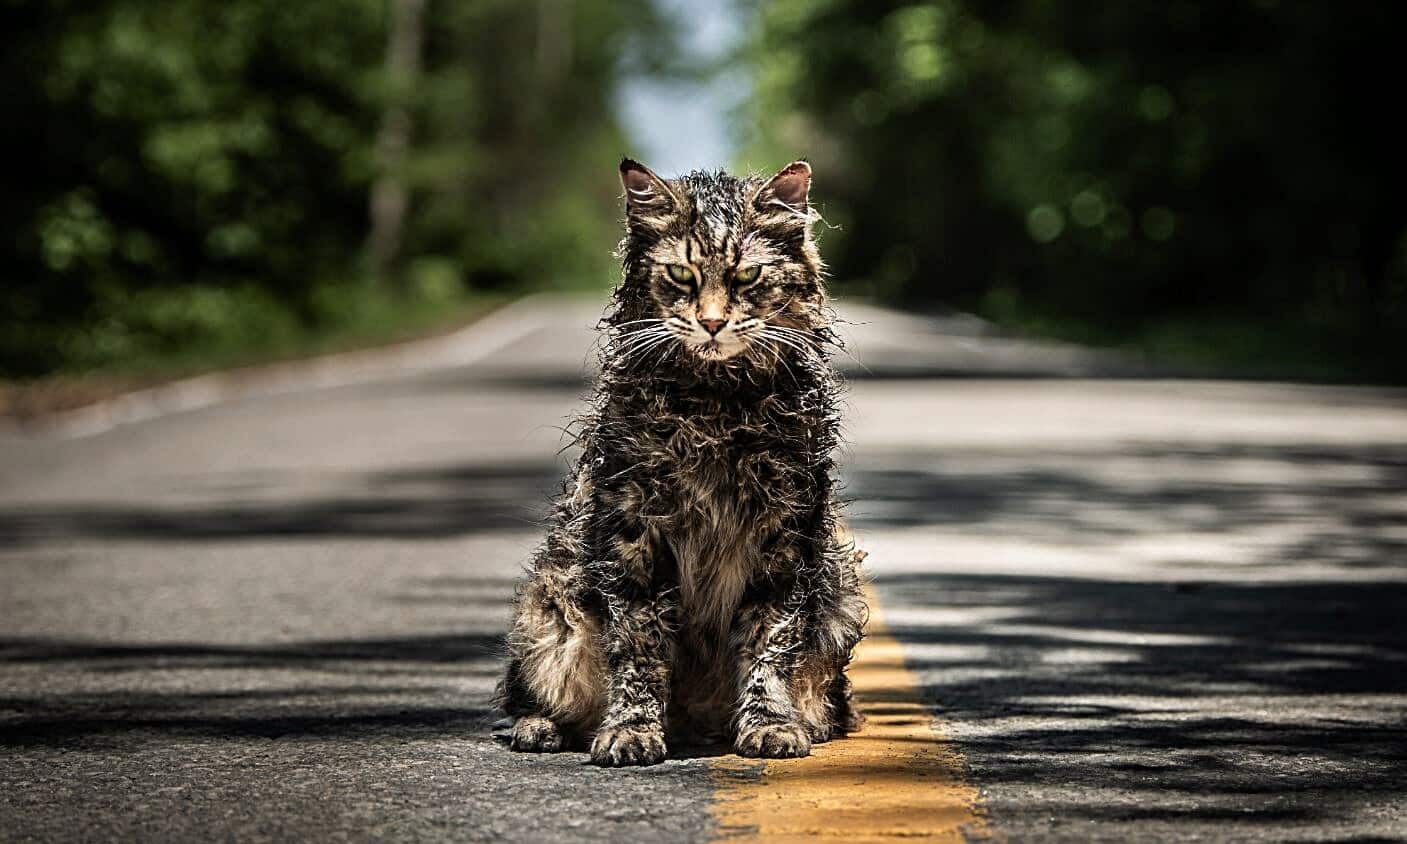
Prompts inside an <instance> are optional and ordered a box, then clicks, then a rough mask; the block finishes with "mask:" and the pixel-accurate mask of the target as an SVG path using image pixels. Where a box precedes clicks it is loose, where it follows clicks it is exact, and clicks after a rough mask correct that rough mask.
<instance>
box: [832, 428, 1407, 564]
mask: <svg viewBox="0 0 1407 844" xmlns="http://www.w3.org/2000/svg"><path fill="white" fill-rule="evenodd" d="M847 481H848V484H847V488H846V493H847V495H848V496H849V497H851V498H852V499H853V500H854V504H853V505H852V507H851V515H852V518H853V520H854V521H855V523H856V524H857V525H859V526H862V527H874V528H912V527H923V526H940V527H952V528H958V529H961V530H962V531H963V532H964V533H966V534H968V535H980V534H982V533H984V532H995V533H999V534H1001V535H1004V536H1010V537H1019V538H1020V539H1021V540H1022V541H1025V542H1028V543H1042V544H1045V545H1047V546H1052V547H1076V548H1084V549H1089V550H1091V551H1101V550H1104V551H1106V552H1107V551H1108V550H1109V549H1118V548H1119V547H1121V546H1126V545H1129V544H1137V543H1140V542H1142V541H1144V540H1153V541H1160V542H1164V543H1165V544H1166V545H1167V547H1168V549H1169V550H1168V554H1177V553H1187V554H1188V555H1189V559H1186V560H1182V561H1178V560H1176V559H1172V558H1170V557H1167V556H1165V557H1164V558H1163V559H1161V560H1160V562H1164V563H1173V564H1176V563H1178V562H1183V563H1189V564H1192V563H1195V562H1197V561H1196V560H1195V559H1193V557H1195V555H1196V553H1197V550H1196V546H1197V545H1198V544H1199V542H1198V541H1199V540H1205V542H1204V543H1201V544H1203V545H1205V546H1206V547H1208V548H1210V549H1211V551H1212V554H1213V555H1214V556H1213V558H1211V559H1208V560H1207V561H1206V562H1207V563H1208V564H1209V565H1211V566H1213V567H1217V568H1220V567H1224V566H1226V565H1229V564H1234V565H1237V566H1249V567H1252V568H1255V567H1261V568H1276V569H1282V568H1283V567H1285V566H1286V565H1291V564H1295V563H1301V562H1303V563H1307V564H1312V565H1316V566H1318V565H1324V564H1333V565H1336V566H1346V567H1357V568H1366V569H1371V568H1393V569H1398V570H1402V569H1403V568H1404V567H1407V498H1404V495H1407V492H1404V491H1407V447H1404V446H1402V445H1398V444H1380V445H1374V444H1362V445H1356V446H1333V447H1328V446H1321V447H1311V446H1302V445H1228V446H1212V445H1180V444H1157V443H1147V444H1113V445H1111V446H1110V447H1109V448H1107V449H1092V450H1082V451H1078V452H1068V453H1060V452H1058V451H1044V452H1030V451H1024V450H1023V451H1019V452H1017V451H1011V452H990V453H982V452H965V453H961V454H956V455H954V454H941V455H940V454H930V455H926V456H925V455H912V454H906V455H903V457H902V459H901V460H896V461H892V462H886V461H884V460H871V461H869V462H868V464H867V465H860V466H857V467H855V468H854V469H853V470H852V471H850V472H849V473H848V474H847ZM1168 540H1171V541H1168ZM1179 543H1180V544H1181V545H1182V547H1183V549H1184V550H1183V551H1181V552H1180V551H1178V550H1177V546H1178V545H1179ZM1189 549H1190V550H1189Z"/></svg>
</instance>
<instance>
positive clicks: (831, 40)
mask: <svg viewBox="0 0 1407 844" xmlns="http://www.w3.org/2000/svg"><path fill="white" fill-rule="evenodd" d="M755 13H756V21H757V23H756V25H755V27H754V28H753V32H754V37H753V39H752V40H751V42H750V43H749V44H748V45H747V47H746V51H745V53H744V58H745V59H746V60H747V61H748V62H749V63H750V64H751V65H752V67H753V68H754V69H755V74H756V79H757V91H756V96H755V97H754V100H753V103H752V105H751V107H750V109H749V110H748V112H747V113H746V114H745V115H743V117H744V120H743V124H744V126H745V127H755V130H754V133H753V134H752V136H751V137H750V138H749V143H748V146H747V149H748V152H749V158H750V159H753V160H757V161H764V160H766V161H771V160H783V159H785V158H786V157H788V156H790V155H796V154H800V153H806V154H809V155H810V156H811V157H812V159H813V161H815V163H816V164H817V165H818V171H819V173H820V175H819V177H818V178H819V179H820V182H819V183H818V185H820V186H822V187H821V189H820V190H818V193H819V194H820V195H822V196H824V197H825V198H826V202H825V206H824V208H823V211H824V213H825V214H826V216H827V219H828V221H829V222H830V223H831V224H832V225H834V226H837V227H838V229H836V230H833V231H832V232H830V234H829V235H828V239H829V241H830V242H829V243H828V249H827V254H828V256H829V258H830V259H831V261H832V264H833V266H834V269H835V272H836V275H837V277H838V280H839V282H840V283H841V284H843V285H849V287H850V289H852V290H859V291H863V292H865V293H868V294H871V295H875V296H878V297H881V298H883V299H887V300H890V301H896V302H904V303H937V302H942V303H946V304H950V305H955V306H958V307H963V308H971V309H976V310H978V311H979V312H982V313H984V314H986V315H989V316H993V317H996V318H998V319H999V320H1005V321H1008V322H1014V323H1018V324H1024V325H1026V326H1029V327H1036V328H1040V329H1045V330H1049V331H1053V332H1055V333H1063V334H1066V335H1072V336H1074V337H1076V338H1077V339H1091V340H1100V341H1108V342H1119V341H1121V340H1129V339H1136V338H1140V337H1144V338H1147V337H1149V336H1150V335H1156V334H1157V333H1158V332H1159V331H1160V330H1163V329H1164V328H1168V327H1170V326H1181V328H1179V329H1177V330H1178V331H1179V332H1180V335H1181V336H1182V339H1184V340H1187V341H1188V342H1194V343H1195V342H1196V338H1193V337H1191V335H1194V334H1196V333H1197V332H1204V333H1206V334H1208V335H1210V334H1214V333H1216V330H1217V328H1216V327H1217V326H1218V325H1221V324H1225V325H1227V326H1229V329H1228V330H1229V332H1230V333H1232V334H1235V335H1238V336H1239V338H1240V340H1239V342H1241V344H1242V345H1243V347H1244V348H1242V349H1240V350H1237V351H1236V352H1235V353H1236V354H1239V355H1240V356H1242V357H1244V358H1250V359H1254V358H1255V357H1256V356H1257V355H1261V354H1272V355H1273V354H1283V355H1288V356H1294V355H1296V354H1303V355H1304V356H1306V357H1309V358H1313V357H1315V356H1339V357H1341V358H1347V359H1352V360H1354V361H1356V362H1357V363H1356V364H1354V366H1355V367H1356V368H1357V369H1358V371H1360V372H1363V373H1365V374H1370V375H1373V374H1376V375H1382V374H1391V373H1390V372H1389V370H1391V372H1396V373H1398V375H1399V376H1400V375H1401V374H1403V363H1402V361H1397V360H1396V359H1395V356H1400V355H1401V340H1400V337H1401V336H1402V334H1401V332H1402V331H1403V329H1404V327H1407V178H1404V174H1405V173H1407V163H1405V162H1404V160H1403V157H1404V153H1403V151H1402V146H1401V143H1400V140H1399V137H1398V136H1397V135H1396V133H1394V132H1392V131H1390V130H1387V128H1386V127H1387V125H1388V121H1389V120H1390V118H1389V113H1390V111H1391V106H1390V105H1389V101H1390V100H1391V98H1392V95H1391V94H1389V93H1388V91H1389V90H1391V85H1392V84H1393V83H1392V82H1390V80H1393V79H1394V78H1395V76H1396V74H1394V73H1393V72H1392V71H1391V70H1390V68H1389V67H1388V66H1387V57H1390V56H1391V55H1393V54H1394V51H1395V49H1396V48H1395V44H1394V42H1395V40H1396V38H1397V33H1399V32H1400V31H1401V30H1402V24H1404V23H1407V10H1404V9H1403V8H1402V7H1400V6H1398V5H1396V4H1382V3H1377V4H1375V3H1366V2H1365V3H1357V2H1354V3H1346V4H1322V3H1308V2H1293V0H1283V2H1277V0H1254V1H1253V0H1231V1H1230V2H1221V0H1218V2H1210V0H1208V2H1192V1H1191V0H1176V2H1152V0H1135V2H1126V3H1113V4H1093V5H1091V4H1084V5H1080V6H1078V7H1074V6H1071V5H1070V4H1065V3H1056V2H1052V0H991V1H990V2H988V1H987V0H984V2H977V0H935V1H934V2H921V3H913V2H869V0H866V2H860V0H779V2H774V3H758V4H756V6H755ZM1384 86H1388V87H1384ZM1272 335H1276V336H1272ZM1204 339H1208V340H1209V341H1210V337H1208V338H1204ZM1305 343H1308V344H1310V345H1311V346H1314V344H1319V345H1318V346H1314V347H1313V348H1301V349H1299V350H1294V349H1290V348H1289V346H1290V345H1292V344H1301V345H1302V344H1305ZM1331 345H1332V346H1335V348H1329V346H1331Z"/></svg>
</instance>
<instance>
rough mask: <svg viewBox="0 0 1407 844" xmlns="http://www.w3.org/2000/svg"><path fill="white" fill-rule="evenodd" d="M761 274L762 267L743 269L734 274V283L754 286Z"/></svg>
mask: <svg viewBox="0 0 1407 844" xmlns="http://www.w3.org/2000/svg"><path fill="white" fill-rule="evenodd" d="M761 273H762V267H760V266H756V265H754V266H751V267H743V268H742V269H740V270H737V271H736V272H734V273H733V281H735V282H737V283H738V284H752V283H753V282H754V281H757V276H758V275H760V274H761Z"/></svg>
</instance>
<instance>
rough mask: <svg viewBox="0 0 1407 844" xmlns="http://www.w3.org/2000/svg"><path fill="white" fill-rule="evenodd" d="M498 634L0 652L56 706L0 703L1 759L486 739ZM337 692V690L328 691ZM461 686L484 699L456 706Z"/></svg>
mask: <svg viewBox="0 0 1407 844" xmlns="http://www.w3.org/2000/svg"><path fill="white" fill-rule="evenodd" d="M502 650H503V648H502V638H501V636H499V635H498V634H453V635H421V636H404V637H388V638H380V639H348V640H333V641H313V642H288V643H277V644H261V645H254V644H250V645H218V644H209V643H195V642H166V643H143V644H130V643H111V642H91V641H70V640H59V639H45V638H12V639H6V640H0V671H3V672H5V673H6V674H8V675H9V676H11V677H19V676H24V674H23V673H17V672H25V671H26V670H34V669H40V670H42V671H44V672H45V673H46V675H47V676H48V677H49V678H50V682H51V683H54V684H59V685H61V686H67V687H68V688H69V690H68V691H66V692H65V693H62V694H53V693H50V694H43V695H36V696H28V697H21V696H17V695H11V696H6V697H0V747H62V748H71V749H72V748H85V747H101V748H106V749H112V748H118V747H136V746H139V745H142V744H144V743H147V742H153V741H156V742H161V741H168V740H171V739H173V738H176V737H182V736H184V737H190V736H205V737H213V738H280V739H302V738H327V737H339V738H348V739H351V738H357V737H362V738H368V739H385V738H390V737H401V738H408V737H414V736H426V735H429V736H446V735H482V734H483V733H484V732H485V731H486V730H487V728H488V722H489V720H490V718H491V711H490V707H489V703H488V699H487V695H486V694H485V693H484V692H483V691H482V690H483V689H485V688H487V687H489V686H490V685H491V684H492V682H493V680H494V678H496V677H497V675H498V672H499V664H500V657H501V654H502ZM331 681H338V682H331ZM465 683H469V684H471V685H473V686H474V687H476V688H478V689H480V691H479V692H478V693H474V694H465V693H464V692H463V691H461V690H460V687H461V686H463V684H465Z"/></svg>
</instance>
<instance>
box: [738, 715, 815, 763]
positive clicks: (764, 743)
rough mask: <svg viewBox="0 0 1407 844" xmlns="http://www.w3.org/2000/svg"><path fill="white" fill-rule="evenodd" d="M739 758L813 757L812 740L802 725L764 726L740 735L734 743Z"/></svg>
mask: <svg viewBox="0 0 1407 844" xmlns="http://www.w3.org/2000/svg"><path fill="white" fill-rule="evenodd" d="M733 747H734V749H735V750H737V751H738V755H739V756H750V757H753V758H761V759H790V758H792V757H795V756H810V755H811V739H810V737H809V736H807V735H806V728H805V727H803V726H801V725H800V724H795V723H788V724H763V725H762V726H760V727H752V728H750V729H745V730H743V731H742V732H740V733H738V740H737V741H735V742H734V743H733Z"/></svg>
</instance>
